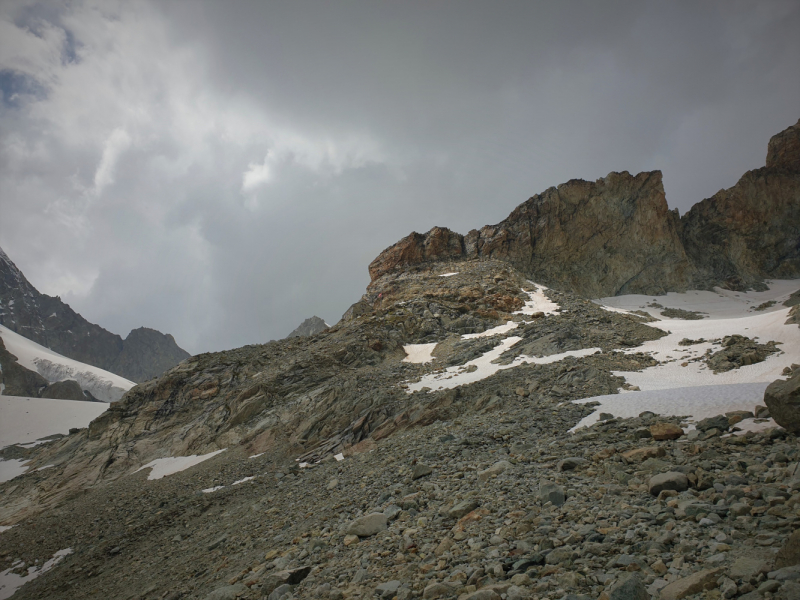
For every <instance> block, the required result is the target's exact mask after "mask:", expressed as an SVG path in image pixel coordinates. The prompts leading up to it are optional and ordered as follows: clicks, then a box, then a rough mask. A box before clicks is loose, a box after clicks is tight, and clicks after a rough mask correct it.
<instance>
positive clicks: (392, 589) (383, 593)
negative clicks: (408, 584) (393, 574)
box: [375, 579, 403, 598]
mask: <svg viewBox="0 0 800 600" xmlns="http://www.w3.org/2000/svg"><path fill="white" fill-rule="evenodd" d="M401 585H403V584H402V582H401V581H398V580H397V579H393V580H392V581H387V582H386V583H382V584H380V585H379V586H377V587H376V588H375V595H376V596H379V597H381V598H391V597H392V596H394V595H395V593H396V592H397V590H399V589H400V586H401Z"/></svg>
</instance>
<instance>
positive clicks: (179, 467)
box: [135, 448, 225, 481]
mask: <svg viewBox="0 0 800 600" xmlns="http://www.w3.org/2000/svg"><path fill="white" fill-rule="evenodd" d="M220 452H225V448H223V449H222V450H217V451H215V452H210V453H208V454H199V455H198V454H192V455H191V456H170V457H167V458H157V459H155V460H153V461H150V462H149V463H147V464H146V465H144V466H143V467H139V468H138V469H136V471H135V472H136V473H138V472H139V471H141V470H142V469H148V468H152V471H150V474H149V475H148V476H147V480H148V481H150V480H152V479H161V478H162V477H166V476H167V475H173V474H175V473H179V472H180V471H184V470H186V469H188V468H189V467H193V466H195V465H198V464H200V463H201V462H203V461H205V460H208V459H209V458H211V457H213V456H216V455H217V454H219V453H220Z"/></svg>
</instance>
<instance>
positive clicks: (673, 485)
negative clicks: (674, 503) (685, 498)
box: [648, 471, 689, 496]
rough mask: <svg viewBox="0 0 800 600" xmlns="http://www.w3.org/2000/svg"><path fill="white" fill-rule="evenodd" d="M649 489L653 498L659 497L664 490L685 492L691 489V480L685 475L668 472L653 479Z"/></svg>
mask: <svg viewBox="0 0 800 600" xmlns="http://www.w3.org/2000/svg"><path fill="white" fill-rule="evenodd" d="M648 488H649V490H650V494H652V495H653V496H658V495H659V494H660V493H661V492H662V490H674V491H676V492H683V491H685V490H688V489H689V479H688V478H687V477H686V475H684V474H683V473H678V472H677V471H668V472H666V473H659V474H658V475H655V476H653V477H651V478H650V483H649V485H648Z"/></svg>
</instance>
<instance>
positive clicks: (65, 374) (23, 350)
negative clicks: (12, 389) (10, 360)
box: [0, 325, 136, 402]
mask: <svg viewBox="0 0 800 600" xmlns="http://www.w3.org/2000/svg"><path fill="white" fill-rule="evenodd" d="M0 337H2V338H3V344H5V347H6V349H7V350H8V351H9V352H10V353H11V354H13V355H14V356H16V357H17V362H18V363H19V364H20V365H21V366H23V367H25V368H26V369H30V370H31V371H35V372H37V373H39V374H40V375H41V376H42V377H44V378H45V379H47V381H49V382H50V383H53V382H56V381H63V380H65V379H74V380H76V381H77V382H78V384H80V386H81V389H84V390H89V392H91V393H92V395H93V396H94V397H95V398H97V399H98V400H103V401H104V402H115V401H116V400H119V399H120V398H122V395H123V394H124V393H125V392H127V391H128V390H129V389H131V388H132V387H133V386H134V385H136V384H135V383H133V382H132V381H128V380H127V379H125V378H124V377H120V376H119V375H114V373H109V372H108V371H104V370H103V369H100V368H98V367H93V366H91V365H87V364H86V363H82V362H78V361H77V360H72V359H71V358H67V357H66V356H61V355H60V354H58V353H56V352H53V351H52V350H50V349H49V348H45V347H44V346H40V345H39V344H37V343H36V342H34V341H31V340H29V339H28V338H26V337H23V336H21V335H19V334H18V333H14V332H13V331H11V330H10V329H8V328H6V327H3V326H2V325H0Z"/></svg>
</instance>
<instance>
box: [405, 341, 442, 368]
mask: <svg viewBox="0 0 800 600" xmlns="http://www.w3.org/2000/svg"><path fill="white" fill-rule="evenodd" d="M434 348H436V342H434V343H432V344H408V345H407V346H403V350H405V351H406V354H407V355H408V356H406V357H405V358H404V359H403V362H407V363H417V364H425V363H429V362H431V361H432V360H433V356H431V353H432V352H433V349H434Z"/></svg>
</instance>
